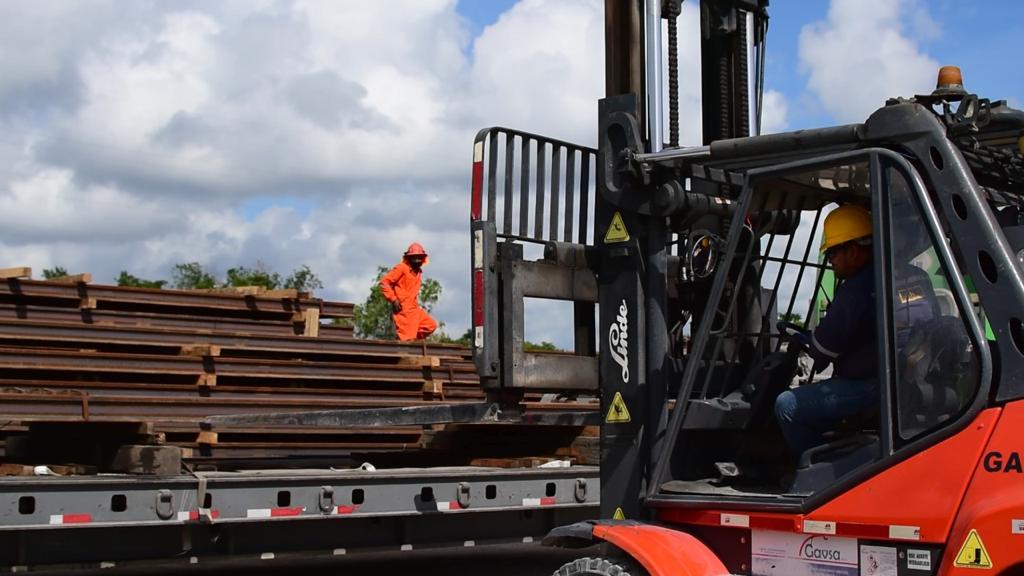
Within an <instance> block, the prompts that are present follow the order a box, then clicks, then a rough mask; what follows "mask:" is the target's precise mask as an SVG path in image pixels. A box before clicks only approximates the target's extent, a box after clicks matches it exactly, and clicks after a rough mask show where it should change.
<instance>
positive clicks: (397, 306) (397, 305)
mask: <svg viewBox="0 0 1024 576" xmlns="http://www.w3.org/2000/svg"><path fill="white" fill-rule="evenodd" d="M391 311H392V312H394V313H395V314H398V313H399V312H401V311H402V303H401V302H399V301H398V300H395V301H394V302H392V303H391Z"/></svg>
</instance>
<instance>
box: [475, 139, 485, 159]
mask: <svg viewBox="0 0 1024 576" xmlns="http://www.w3.org/2000/svg"><path fill="white" fill-rule="evenodd" d="M483 159H484V143H483V142H477V143H476V145H475V146H473V162H483Z"/></svg>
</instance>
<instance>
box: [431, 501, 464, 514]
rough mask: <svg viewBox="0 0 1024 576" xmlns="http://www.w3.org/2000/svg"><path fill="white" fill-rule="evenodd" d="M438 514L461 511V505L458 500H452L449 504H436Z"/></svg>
mask: <svg viewBox="0 0 1024 576" xmlns="http://www.w3.org/2000/svg"><path fill="white" fill-rule="evenodd" d="M437 510H438V512H450V511H452V510H462V505H461V504H459V502H458V500H452V501H450V502H438V503H437Z"/></svg>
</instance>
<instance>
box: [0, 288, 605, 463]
mask: <svg viewBox="0 0 1024 576" xmlns="http://www.w3.org/2000/svg"><path fill="white" fill-rule="evenodd" d="M76 280H81V279H76ZM352 313H353V306H352V305H351V304H346V303H339V302H327V301H323V300H319V299H315V298H310V297H309V296H308V295H306V294H300V293H297V292H295V291H272V292H261V293H255V294H253V293H250V294H238V293H231V292H216V291H179V290H156V289H142V288H127V287H117V286H103V285H94V284H90V283H88V282H83V281H72V282H66V281H56V282H54V281H34V280H23V279H17V278H7V279H3V280H0V436H2V437H3V438H4V439H5V440H7V442H6V446H5V454H6V456H5V460H6V461H8V462H26V461H29V462H32V463H37V462H44V463H49V464H60V463H62V461H74V460H75V459H76V458H78V459H80V458H81V457H80V453H81V452H82V450H81V449H80V450H78V452H75V451H74V450H66V449H64V448H65V446H64V445H65V444H69V445H70V444H75V443H76V442H77V443H79V444H81V443H83V442H84V443H86V444H90V443H96V442H100V440H96V438H107V437H108V436H109V434H107V432H109V431H110V430H115V431H120V433H121V434H122V435H123V433H124V431H125V430H130V431H131V434H133V435H137V434H139V433H141V434H142V435H143V436H144V437H145V438H146V439H147V440H148V441H150V442H155V443H157V444H161V443H162V444H164V445H172V446H177V447H180V448H182V449H183V450H184V451H185V456H186V462H192V463H203V462H207V463H209V462H210V461H216V462H220V463H223V462H225V461H231V462H234V463H235V464H236V465H244V463H246V462H256V461H260V462H264V461H266V460H268V459H269V460H272V461H273V462H274V463H275V464H281V463H282V459H297V458H300V457H304V458H307V459H308V458H327V459H331V458H342V457H343V458H349V459H352V458H355V459H358V458H364V457H366V455H367V454H374V455H375V457H377V458H382V457H385V456H386V455H384V454H383V453H389V455H390V456H394V454H395V453H403V454H405V455H406V456H404V458H405V460H395V461H396V462H399V463H405V462H409V461H412V460H410V459H409V457H408V453H410V452H417V451H418V452H430V451H431V450H429V448H430V447H431V446H436V447H439V448H438V450H442V451H447V452H448V455H449V457H452V456H453V454H454V453H458V452H460V450H459V449H458V448H457V446H456V444H457V438H458V432H453V431H452V430H445V429H441V428H439V427H426V428H425V427H422V426H390V427H385V426H375V427H372V428H352V427H347V428H341V427H339V428H324V427H311V426H275V427H267V426H252V425H249V426H242V425H236V426H223V427H218V428H217V429H215V430H214V429H210V428H209V427H207V426H204V425H203V421H204V419H205V418H206V417H208V416H212V415H230V414H260V413H268V412H282V411H313V410H325V409H335V408H387V407H408V406H419V405H424V404H428V403H431V402H439V401H443V402H445V403H468V402H479V401H481V400H483V394H482V392H481V390H480V387H479V378H478V377H477V374H476V372H475V369H474V367H473V364H472V362H471V361H470V360H469V358H470V352H469V350H468V349H466V348H464V347H461V346H456V345H450V344H438V343H426V342H416V343H407V342H406V343H403V342H394V341H380V340H366V339H357V338H353V337H352V329H351V328H350V327H348V326H347V325H346V323H344V322H341V323H339V322H337V320H342V321H343V320H344V319H347V318H351V316H352ZM529 400H532V402H528V403H527V404H525V407H526V409H527V410H532V411H537V412H543V411H545V410H546V409H549V407H548V406H546V405H544V404H541V403H538V402H536V400H537V399H536V398H529ZM584 408H586V407H585V406H584ZM104 427H106V428H104ZM111 427H113V428H111ZM463 428H465V427H463ZM486 429H487V430H488V431H489V432H486V433H484V435H483V436H481V434H480V431H479V430H477V431H474V432H463V433H462V434H463V435H472V436H474V437H476V438H477V440H478V442H476V444H478V445H480V446H486V445H487V444H488V442H487V440H486V435H487V434H491V435H492V436H493V437H494V438H507V437H508V436H509V434H515V433H517V432H515V428H514V427H513V428H512V431H510V428H509V427H508V426H504V427H501V426H491V427H488V428H486ZM97 430H99V431H101V432H102V433H99V432H97ZM140 431H141V432H140ZM585 432H586V431H584V430H582V429H576V430H570V431H569V437H568V440H567V441H566V442H563V444H564V445H561V446H554V447H552V448H550V449H546V450H547V452H548V453H547V454H546V455H549V456H559V455H573V454H574V452H573V451H572V450H570V449H569V448H568V445H569V444H571V443H572V442H573V441H574V438H575V436H579V435H580V434H585ZM519 433H522V432H521V431H520V432H519ZM97 434H99V436H97ZM104 434H106V436H104ZM453 434H454V435H455V438H456V440H453ZM115 436H116V435H115ZM528 436H530V434H529V433H527V434H526V435H525V436H521V438H525V437H528ZM534 436H537V435H536V434H534ZM26 438H27V439H28V440H31V442H26V441H25V440H26ZM453 442H454V443H453ZM26 443H27V444H29V445H30V446H31V450H29V451H28V452H25V450H26V449H25V448H24V444H26ZM584 443H586V442H584ZM41 444H45V446H41ZM80 448H81V447H80ZM425 448H426V450H425ZM592 448H593V447H592V446H590V447H588V448H585V449H584V450H585V451H586V450H592ZM40 450H42V455H41V454H40ZM481 450H486V448H481ZM461 452H463V454H462V456H463V458H462V459H461V460H460V459H459V458H458V457H454V458H452V459H451V460H450V461H451V462H453V463H468V462H470V461H471V460H467V458H470V457H471V456H472V454H471V452H472V450H469V451H466V450H462V451H461ZM500 452H502V451H501V450H498V451H497V452H495V451H493V450H492V452H489V453H485V455H489V454H493V453H500ZM506 452H507V451H506ZM542 452H543V451H541V453H532V454H531V453H529V452H527V453H525V454H523V453H516V452H515V451H513V452H511V453H510V454H511V455H512V456H516V455H517V454H518V455H526V456H538V455H542ZM420 456H422V454H420ZM431 457H432V458H435V459H436V458H437V454H432V456H431ZM584 459H588V458H584ZM489 461H491V460H489Z"/></svg>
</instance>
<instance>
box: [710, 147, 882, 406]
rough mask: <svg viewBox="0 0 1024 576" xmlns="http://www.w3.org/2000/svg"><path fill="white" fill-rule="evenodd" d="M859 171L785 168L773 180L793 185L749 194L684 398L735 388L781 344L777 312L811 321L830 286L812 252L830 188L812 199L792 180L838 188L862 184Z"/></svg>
mask: <svg viewBox="0 0 1024 576" xmlns="http://www.w3.org/2000/svg"><path fill="white" fill-rule="evenodd" d="M866 173H867V166H866V165H859V166H858V165H855V166H847V167H842V168H840V169H834V170H831V171H828V172H825V171H817V172H815V173H814V174H813V175H800V176H798V177H793V176H790V177H788V178H787V179H785V180H782V179H780V180H777V181H775V182H776V183H778V184H781V185H785V186H789V185H792V187H793V189H790V190H788V191H785V192H784V191H782V190H778V191H773V192H761V191H757V192H755V193H754V194H753V196H752V198H751V202H750V206H749V210H748V212H747V216H746V217H745V218H744V220H742V221H740V222H738V223H737V224H736V225H737V226H742V227H743V230H742V231H741V234H740V242H739V243H738V245H737V246H736V249H735V252H734V253H732V254H728V255H727V256H726V258H725V259H724V261H723V263H722V265H723V266H724V265H726V263H730V264H729V269H728V272H727V274H728V277H727V278H728V279H727V281H726V283H725V286H724V289H723V290H722V292H721V294H720V296H719V297H718V298H717V299H713V300H712V302H711V305H713V306H714V307H715V308H714V313H713V314H712V315H711V316H710V324H711V325H710V328H709V330H708V340H707V345H706V346H705V347H704V350H703V354H702V356H703V362H702V365H703V366H704V367H705V369H704V370H702V371H700V372H699V373H698V374H697V375H696V378H695V379H694V381H693V384H692V387H691V389H690V392H691V398H700V399H708V398H715V397H721V396H724V395H726V394H729V393H730V392H733V391H735V390H737V389H738V388H739V387H740V386H741V385H742V384H743V379H744V378H745V377H746V375H747V374H748V372H749V371H750V367H751V366H752V365H754V363H756V362H758V361H760V359H762V358H764V357H765V355H767V354H769V353H771V352H776V351H778V350H779V349H780V348H781V346H782V340H781V339H780V338H778V335H777V331H776V323H777V321H778V320H788V321H791V322H794V323H796V324H798V325H800V326H801V327H802V328H805V329H806V328H809V327H812V326H814V325H816V323H817V320H818V317H819V315H820V313H821V308H822V307H823V306H824V305H826V304H827V303H828V302H829V300H830V298H831V297H832V294H833V292H834V287H835V286H834V284H835V280H834V277H833V274H832V271H831V269H830V268H829V267H828V266H827V265H826V263H825V262H824V261H823V258H822V257H821V254H820V245H821V234H822V229H823V225H824V221H825V216H826V215H827V213H828V212H829V211H830V210H831V209H832V207H833V206H831V205H827V203H828V202H829V201H828V200H827V198H828V197H829V196H831V194H828V193H826V194H824V195H823V196H824V198H825V199H824V200H823V199H822V196H819V197H818V198H817V199H814V200H812V199H811V197H809V196H803V195H802V194H800V193H798V192H796V187H797V186H806V185H810V184H812V183H813V185H814V186H816V187H818V186H820V187H823V188H826V189H831V190H834V191H835V192H838V193H839V194H837V196H838V195H845V194H849V193H853V192H854V190H857V189H862V188H861V187H862V186H863V185H864V184H866V182H863V181H864V180H865V176H866ZM812 176H813V177H812ZM824 179H828V181H829V182H828V185H827V186H826V183H825V182H824V181H823V180H824ZM812 181H813V182H812ZM819 194H820V192H819ZM720 273H725V272H720Z"/></svg>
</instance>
